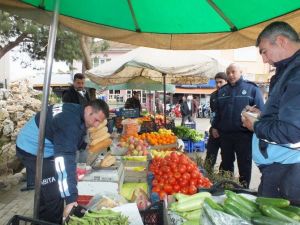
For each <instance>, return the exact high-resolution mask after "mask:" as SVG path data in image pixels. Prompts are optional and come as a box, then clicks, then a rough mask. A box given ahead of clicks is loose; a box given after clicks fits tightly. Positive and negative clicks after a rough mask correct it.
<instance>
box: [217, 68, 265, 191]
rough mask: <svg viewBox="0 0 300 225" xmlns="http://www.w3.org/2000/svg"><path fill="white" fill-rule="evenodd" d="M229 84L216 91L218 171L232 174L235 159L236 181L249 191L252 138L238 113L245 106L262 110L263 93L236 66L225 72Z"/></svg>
mask: <svg viewBox="0 0 300 225" xmlns="http://www.w3.org/2000/svg"><path fill="white" fill-rule="evenodd" d="M226 74H227V81H228V83H227V84H226V85H224V86H223V87H222V88H221V89H220V90H219V91H218V98H217V108H216V115H215V118H214V120H213V121H212V127H213V129H212V135H213V136H218V135H219V136H220V142H221V157H222V163H221V166H220V170H222V171H230V172H232V173H233V172H234V161H235V155H236V158H237V162H238V168H239V175H240V177H239V181H240V183H241V184H242V185H243V186H244V187H246V188H248V187H249V184H250V179H251V168H252V154H251V151H252V144H251V140H252V135H253V133H252V132H251V131H249V130H248V129H247V128H245V127H243V125H242V121H241V113H242V111H243V109H244V108H245V107H246V106H247V105H250V106H255V107H257V108H258V109H260V110H261V109H262V108H263V105H264V102H263V97H262V93H261V91H260V90H259V88H258V86H257V85H256V84H255V83H252V82H250V81H246V80H244V79H243V77H242V70H241V68H240V67H239V66H238V65H237V64H234V63H233V64H230V65H229V66H228V68H227V69H226Z"/></svg>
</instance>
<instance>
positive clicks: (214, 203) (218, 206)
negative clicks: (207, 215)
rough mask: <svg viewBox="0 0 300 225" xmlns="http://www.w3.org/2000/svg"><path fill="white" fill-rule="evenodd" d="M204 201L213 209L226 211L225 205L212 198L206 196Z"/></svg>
mask: <svg viewBox="0 0 300 225" xmlns="http://www.w3.org/2000/svg"><path fill="white" fill-rule="evenodd" d="M204 202H206V203H207V204H208V205H209V206H210V207H211V208H212V209H215V210H218V211H221V212H224V209H223V207H222V206H221V205H219V204H218V203H216V202H215V201H214V200H212V199H211V198H205V200H204Z"/></svg>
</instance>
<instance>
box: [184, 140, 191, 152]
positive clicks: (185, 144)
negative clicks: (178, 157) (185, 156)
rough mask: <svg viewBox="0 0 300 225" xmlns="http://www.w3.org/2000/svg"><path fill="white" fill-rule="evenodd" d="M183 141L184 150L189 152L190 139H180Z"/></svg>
mask: <svg viewBox="0 0 300 225" xmlns="http://www.w3.org/2000/svg"><path fill="white" fill-rule="evenodd" d="M182 141H183V143H184V151H185V152H191V140H182Z"/></svg>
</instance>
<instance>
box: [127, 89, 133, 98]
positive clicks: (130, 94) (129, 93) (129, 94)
mask: <svg viewBox="0 0 300 225" xmlns="http://www.w3.org/2000/svg"><path fill="white" fill-rule="evenodd" d="M131 96H132V91H128V90H127V98H131Z"/></svg>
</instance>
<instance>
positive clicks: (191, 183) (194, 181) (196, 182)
mask: <svg viewBox="0 0 300 225" xmlns="http://www.w3.org/2000/svg"><path fill="white" fill-rule="evenodd" d="M190 185H194V186H198V180H197V179H190Z"/></svg>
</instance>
